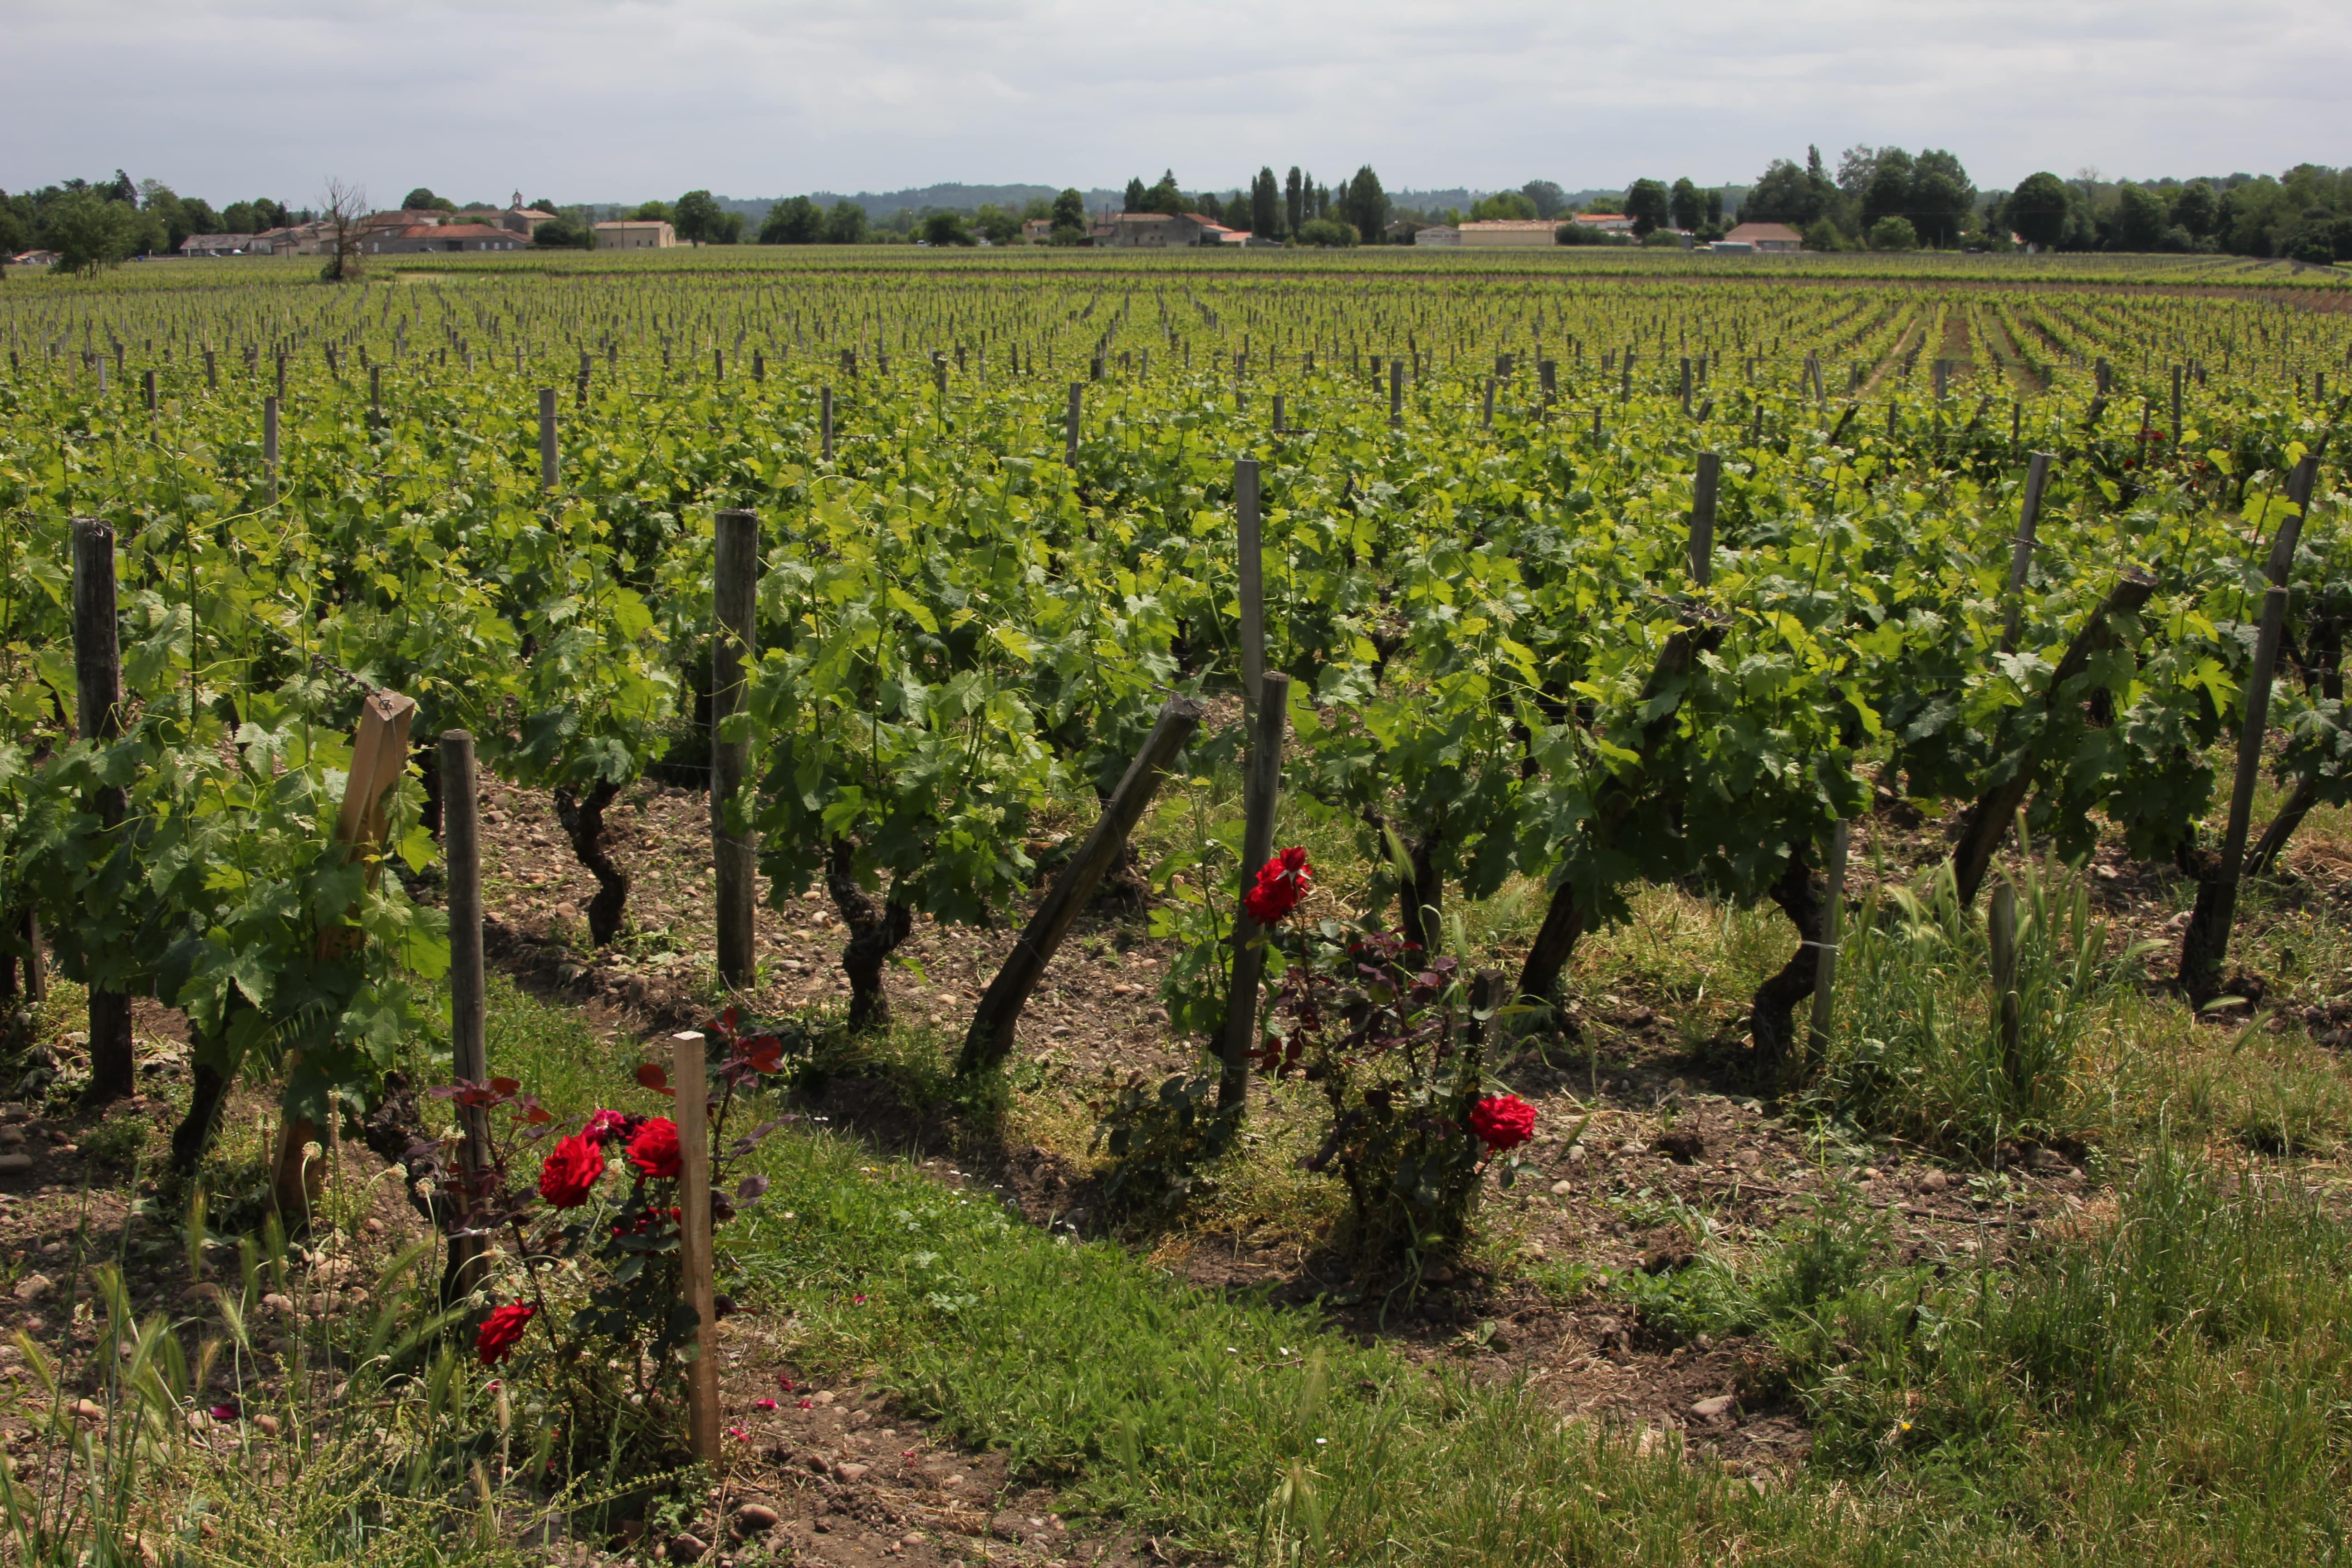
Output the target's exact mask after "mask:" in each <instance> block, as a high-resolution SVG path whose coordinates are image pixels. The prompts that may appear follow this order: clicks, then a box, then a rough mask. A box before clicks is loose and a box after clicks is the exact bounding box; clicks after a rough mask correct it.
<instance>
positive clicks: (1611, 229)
mask: <svg viewBox="0 0 2352 1568" xmlns="http://www.w3.org/2000/svg"><path fill="white" fill-rule="evenodd" d="M1570 221H1571V222H1573V223H1574V224H1576V225H1577V226H1579V227H1580V228H1589V229H1591V230H1593V231H1595V232H1596V233H1600V234H1631V233H1633V219H1632V218H1630V217H1628V216H1625V215H1624V214H1623V213H1578V214H1577V215H1576V216H1575V217H1574V218H1572V219H1571V220H1570Z"/></svg>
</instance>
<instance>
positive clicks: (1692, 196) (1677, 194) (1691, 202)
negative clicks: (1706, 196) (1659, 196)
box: [1666, 174, 1704, 228]
mask: <svg viewBox="0 0 2352 1568" xmlns="http://www.w3.org/2000/svg"><path fill="white" fill-rule="evenodd" d="M1666 207H1667V210H1668V211H1670V212H1672V213H1673V214H1674V216H1675V227H1676V228H1696V227H1697V226H1698V222H1699V216H1700V214H1701V212H1702V211H1703V210H1704V209H1703V208H1702V207H1701V205H1700V203H1699V195H1698V187H1697V186H1696V185H1695V184H1692V183H1691V179H1690V176H1689V175H1687V174H1685V175H1684V176H1683V177H1682V178H1681V179H1679V180H1676V181H1675V188H1674V190H1673V191H1672V192H1670V193H1669V194H1668V195H1667V196H1666Z"/></svg>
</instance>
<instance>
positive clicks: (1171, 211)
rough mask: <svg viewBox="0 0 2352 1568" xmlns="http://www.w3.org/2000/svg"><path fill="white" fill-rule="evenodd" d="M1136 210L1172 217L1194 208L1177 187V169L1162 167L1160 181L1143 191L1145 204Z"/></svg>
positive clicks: (1179, 215)
mask: <svg viewBox="0 0 2352 1568" xmlns="http://www.w3.org/2000/svg"><path fill="white" fill-rule="evenodd" d="M1135 210H1136V211H1137V212H1146V213H1166V214H1167V215H1168V216H1171V217H1181V216H1183V215H1184V214H1186V213H1188V212H1191V211H1192V203H1190V202H1188V201H1186V200H1185V199H1184V193H1183V192H1182V191H1180V190H1178V189H1177V188H1176V171H1175V170H1173V169H1162V170H1161V171H1160V178H1159V181H1158V182H1157V183H1156V184H1153V185H1152V187H1151V188H1150V190H1148V191H1146V192H1144V193H1143V205H1141V206H1139V207H1137V208H1136V209H1135Z"/></svg>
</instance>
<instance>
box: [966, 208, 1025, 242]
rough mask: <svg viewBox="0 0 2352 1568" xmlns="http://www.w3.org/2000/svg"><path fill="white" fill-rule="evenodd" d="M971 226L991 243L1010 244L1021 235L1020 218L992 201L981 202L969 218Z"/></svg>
mask: <svg viewBox="0 0 2352 1568" xmlns="http://www.w3.org/2000/svg"><path fill="white" fill-rule="evenodd" d="M971 224H972V226H973V227H974V228H976V229H978V230H980V232H981V233H982V235H985V236H986V237H987V238H988V243H989V244H991V245H1010V244H1012V243H1013V241H1014V240H1016V239H1019V238H1020V237H1021V219H1020V217H1019V216H1016V215H1015V214H1013V213H1009V212H1006V211H1005V210H1004V209H1003V207H1000V206H998V205H995V204H994V203H992V202H982V203H981V205H980V211H979V212H978V213H977V214H976V215H974V216H973V218H972V220H971Z"/></svg>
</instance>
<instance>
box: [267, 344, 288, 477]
mask: <svg viewBox="0 0 2352 1568" xmlns="http://www.w3.org/2000/svg"><path fill="white" fill-rule="evenodd" d="M285 363H286V362H285V361H284V360H282V359H281V360H279V361H278V369H279V370H280V372H283V371H284V369H285ZM261 468H262V471H263V472H264V473H266V474H268V476H269V504H270V505H271V506H276V505H277V504H278V399H276V398H274V397H265V398H263V399H262V400H261Z"/></svg>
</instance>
